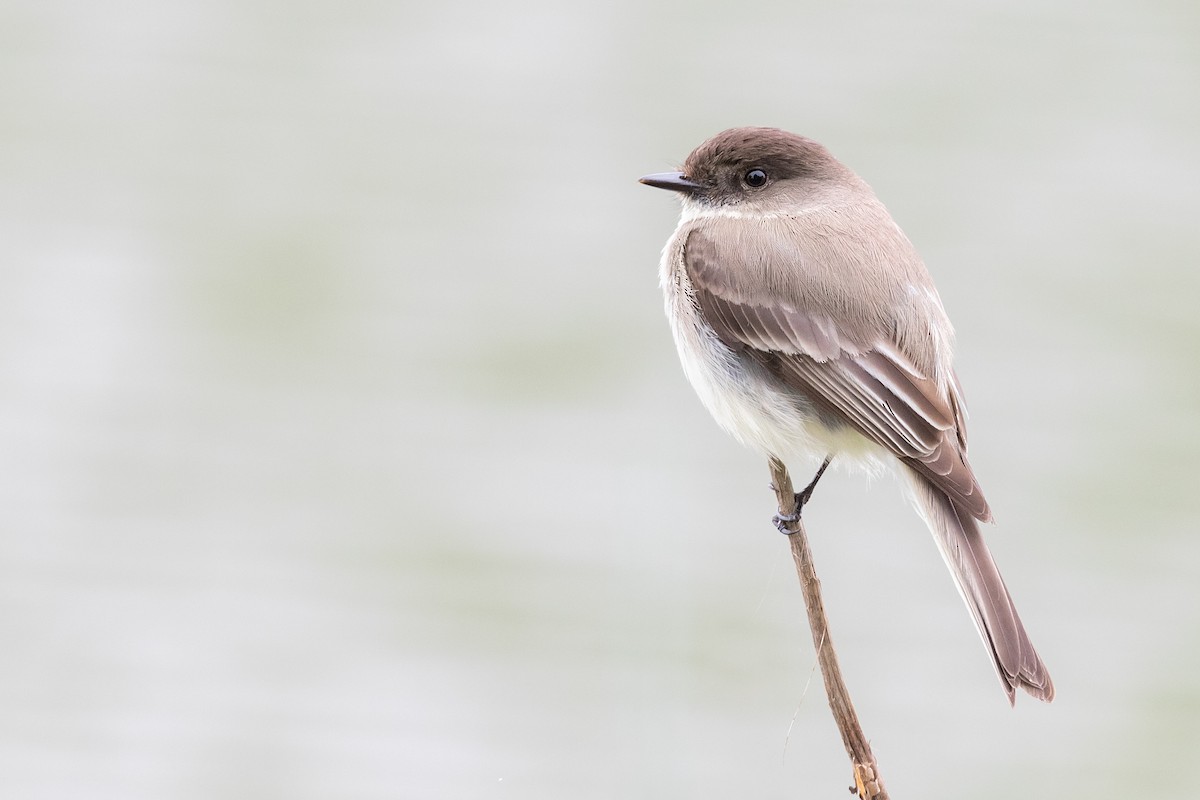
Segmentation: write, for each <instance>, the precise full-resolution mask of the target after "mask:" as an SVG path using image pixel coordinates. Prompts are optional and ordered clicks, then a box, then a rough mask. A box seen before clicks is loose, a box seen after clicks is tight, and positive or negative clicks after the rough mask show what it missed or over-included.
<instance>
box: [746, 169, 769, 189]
mask: <svg viewBox="0 0 1200 800" xmlns="http://www.w3.org/2000/svg"><path fill="white" fill-rule="evenodd" d="M742 180H743V181H745V182H746V185H747V186H749V187H750V188H751V189H757V188H759V187H760V186H765V185H766V183H767V173H765V172H763V171H762V170H761V169H752V170H750V171H749V172H747V173H746V174H745V175H744V176H743V177H742Z"/></svg>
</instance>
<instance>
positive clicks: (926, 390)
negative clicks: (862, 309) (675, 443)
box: [684, 229, 991, 521]
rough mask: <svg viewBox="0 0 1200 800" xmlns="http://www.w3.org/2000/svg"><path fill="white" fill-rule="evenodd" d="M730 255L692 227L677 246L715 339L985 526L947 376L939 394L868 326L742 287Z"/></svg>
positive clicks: (744, 269)
mask: <svg viewBox="0 0 1200 800" xmlns="http://www.w3.org/2000/svg"><path fill="white" fill-rule="evenodd" d="M738 252H747V248H744V247H743V248H732V247H725V248H722V247H720V246H719V245H718V244H717V242H716V241H715V238H714V237H712V236H709V235H707V234H706V233H705V232H704V231H703V230H702V229H695V230H693V231H692V232H691V234H690V235H689V236H688V239H687V242H686V244H685V246H684V263H685V267H686V269H687V274H688V278H689V280H690V283H691V285H692V288H693V291H694V292H695V302H696V304H697V305H698V307H699V309H700V311H701V313H702V314H703V315H704V318H705V319H706V320H707V321H708V323H709V324H710V325H711V326H712V327H713V329H714V331H715V332H716V334H717V336H718V337H719V338H720V339H721V341H722V342H723V343H724V344H725V345H726V346H728V347H729V348H731V349H733V350H735V351H737V352H740V353H742V354H743V355H744V356H746V357H749V358H752V359H754V360H755V361H757V362H758V363H760V364H761V365H763V366H764V367H765V368H766V369H768V370H769V371H770V372H771V373H773V374H774V375H776V376H777V377H778V378H779V379H780V380H781V381H783V382H784V383H785V384H787V385H788V386H789V387H791V388H793V389H794V390H796V391H798V392H800V393H801V394H803V395H804V396H805V397H806V398H808V399H809V400H811V401H812V402H814V403H816V404H817V405H818V407H820V408H822V409H823V410H824V411H826V412H828V413H832V414H833V415H834V416H835V417H836V418H840V419H842V420H844V421H845V422H846V423H847V424H849V425H850V426H852V427H853V428H854V429H855V430H857V431H858V432H859V433H861V434H862V435H863V436H865V437H866V438H867V439H869V440H870V441H872V442H875V443H876V444H878V445H880V446H882V447H884V448H886V449H887V450H889V451H891V452H892V453H894V454H895V455H896V456H897V457H898V458H900V459H901V460H902V461H904V462H905V463H906V464H908V465H909V466H910V467H912V468H913V469H914V470H916V472H917V473H919V474H920V475H922V476H924V477H925V478H926V479H927V480H928V481H929V482H930V483H932V484H933V485H934V486H936V487H937V488H938V489H940V490H942V491H943V492H945V493H946V495H948V496H949V497H950V498H951V499H952V500H953V501H954V503H955V504H956V505H958V506H959V507H961V508H962V509H963V510H965V511H966V512H967V513H969V514H970V515H971V516H973V517H975V518H977V519H980V520H985V521H986V520H989V519H990V518H991V512H990V511H989V509H988V505H987V501H986V500H985V499H984V497H983V493H982V491H981V490H980V487H979V484H978V483H977V482H976V480H975V476H974V474H973V472H972V471H971V467H970V465H969V464H968V463H967V458H966V433H965V426H964V422H963V419H962V407H963V406H962V401H961V398H960V397H959V396H958V392H957V388H956V387H957V381H956V380H954V379H953V377H951V380H950V381H949V385H948V386H947V387H946V388H945V389H943V388H942V387H940V386H939V385H938V382H937V381H936V380H935V379H934V378H933V377H931V376H930V375H926V374H924V373H923V372H922V370H921V369H919V368H918V367H917V366H916V365H915V364H914V363H913V360H912V359H910V358H908V357H907V356H906V355H905V354H904V353H903V352H902V351H901V349H900V347H899V346H898V345H897V344H896V343H895V342H894V341H891V340H889V337H887V336H885V335H879V334H877V333H875V332H873V331H871V326H870V325H868V324H861V323H860V322H856V323H855V324H853V325H842V326H839V323H838V322H836V321H835V320H834V319H833V318H832V317H831V316H830V314H829V313H827V312H826V313H823V312H821V311H818V310H816V309H814V308H813V307H812V306H811V304H810V305H809V306H808V307H804V306H805V304H804V303H803V298H802V297H797V296H795V295H796V294H797V293H796V292H794V291H791V292H789V291H786V290H785V291H782V292H771V291H770V288H771V287H769V286H767V287H765V289H761V288H759V287H761V286H762V285H763V284H762V282H755V283H757V284H758V285H757V286H755V287H750V286H749V285H748V283H747V281H746V280H745V276H746V275H747V274H749V273H750V272H751V271H753V270H755V269H761V265H758V266H755V265H751V264H743V263H738V262H737V261H736V260H735V259H738V258H740V257H742V256H739V255H738ZM769 255H770V254H764V252H763V251H759V252H757V253H755V254H754V256H753V257H755V258H757V259H758V260H759V261H761V260H762V259H763V258H764V257H767V256H769ZM776 257H778V256H777V254H776ZM850 316H851V317H853V316H854V315H853V313H851V314H850ZM859 316H860V317H861V315H859ZM856 319H857V318H856Z"/></svg>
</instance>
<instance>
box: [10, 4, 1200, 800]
mask: <svg viewBox="0 0 1200 800" xmlns="http://www.w3.org/2000/svg"><path fill="white" fill-rule="evenodd" d="M743 124H770V125H779V126H782V127H786V128H789V129H792V130H795V131H798V132H802V133H805V134H807V135H810V136H813V137H815V138H817V139H820V140H821V141H824V142H825V143H827V144H828V145H829V146H830V147H831V149H833V151H834V152H835V153H836V154H837V155H838V156H839V157H841V158H842V159H843V160H844V161H846V162H847V163H849V164H850V165H852V166H853V167H854V168H855V169H856V170H857V171H858V172H860V173H861V174H862V175H863V176H864V177H866V178H867V180H868V181H870V182H871V183H872V185H873V186H874V187H875V189H876V190H877V192H878V193H879V194H880V195H881V197H882V198H883V199H884V201H885V202H886V203H887V204H888V205H889V207H890V208H891V210H892V211H893V213H894V215H895V217H896V218H897V219H898V220H899V222H900V223H901V224H902V225H903V226H904V227H905V229H906V230H907V232H908V233H909V235H910V236H911V238H912V239H913V240H914V241H915V242H916V244H917V246H918V247H919V249H920V250H921V252H922V253H923V254H924V255H925V257H926V260H927V261H928V263H929V265H930V268H931V270H932V271H933V273H934V275H935V276H936V278H937V280H938V283H939V286H940V288H941V291H942V295H943V298H944V301H945V304H946V306H947V308H948V309H949V311H950V313H951V316H952V317H953V318H954V320H955V321H956V324H957V327H958V331H959V341H960V349H959V352H960V365H961V368H960V373H961V376H962V379H963V382H964V384H965V386H966V391H967V394H968V397H969V399H970V401H971V410H972V417H971V421H972V437H973V438H972V454H973V460H974V462H975V464H976V468H977V471H978V472H979V474H980V476H981V479H982V480H983V483H984V485H985V487H986V488H987V492H988V496H989V498H990V500H991V502H992V505H993V508H994V509H995V511H996V515H997V518H998V520H999V525H998V526H997V527H996V528H995V529H994V530H991V531H989V532H988V533H989V537H990V540H991V541H992V542H993V544H994V549H995V552H996V554H997V558H998V559H999V561H1000V563H1001V565H1002V567H1003V569H1004V572H1005V574H1006V576H1007V578H1008V582H1009V585H1010V587H1011V588H1012V590H1013V593H1014V594H1015V596H1016V598H1017V601H1018V605H1019V606H1020V608H1021V609H1022V611H1023V614H1024V616H1025V618H1026V621H1027V623H1028V627H1029V629H1030V631H1031V633H1032V635H1033V637H1034V639H1035V641H1036V642H1037V644H1038V646H1039V648H1040V649H1041V652H1042V654H1043V655H1044V656H1045V659H1046V662H1047V663H1048V664H1049V666H1050V668H1051V670H1052V672H1053V675H1054V678H1055V681H1056V684H1057V687H1058V691H1059V699H1058V700H1057V701H1056V702H1055V703H1054V704H1053V705H1052V706H1049V707H1045V706H1041V705H1039V704H1037V703H1035V702H1031V701H1029V700H1028V698H1024V697H1023V698H1021V699H1020V701H1019V702H1018V705H1017V708H1016V709H1015V710H1012V709H1010V708H1009V707H1008V705H1007V703H1005V701H1004V697H1003V695H1002V693H1001V691H1000V688H999V685H998V683H997V681H996V678H995V676H994V675H993V674H992V672H991V670H990V667H989V666H988V663H987V659H986V656H985V654H984V652H983V650H982V648H981V647H980V644H979V642H978V640H977V637H976V635H975V633H974V631H973V630H972V626H971V622H970V620H969V617H968V615H967V613H966V611H965V610H964V609H963V607H962V605H961V603H960V601H959V599H958V597H957V596H956V594H955V592H954V589H953V587H952V584H951V583H950V581H949V579H948V577H947V576H946V574H945V570H944V567H943V566H942V564H941V563H940V560H939V559H938V557H937V554H936V551H935V550H934V548H933V547H932V545H931V542H930V540H929V537H928V534H927V533H925V531H924V530H923V528H922V526H921V524H920V522H919V521H918V520H917V518H916V516H915V515H914V514H913V513H911V511H910V510H909V509H908V507H907V506H906V504H905V503H904V502H903V501H902V499H901V497H900V493H899V492H898V491H897V490H896V487H895V485H894V483H893V482H892V481H891V480H890V479H888V480H881V481H875V482H872V483H870V484H868V482H867V481H866V480H864V479H862V478H859V477H854V476H849V475H846V474H844V473H843V474H835V475H834V476H833V477H832V478H831V479H829V480H827V481H826V483H824V484H823V485H822V487H821V491H820V493H819V494H818V499H817V502H815V504H814V505H813V506H812V507H811V509H810V512H809V517H808V519H809V526H810V530H811V533H812V535H813V539H814V548H815V551H816V557H817V560H818V566H819V567H820V569H821V574H822V577H823V579H824V583H825V588H826V591H827V602H828V605H829V608H830V613H831V615H832V622H833V625H834V634H835V636H836V641H837V644H838V646H839V648H840V650H841V653H842V656H843V660H844V662H845V667H846V670H847V673H848V676H847V677H848V680H849V682H850V686H851V688H852V690H853V692H854V695H855V697H856V699H857V701H858V704H859V710H860V713H861V715H862V717H863V720H864V723H865V725H866V727H867V731H868V733H869V735H870V736H871V738H872V740H873V742H874V744H875V747H876V751H877V754H878V756H879V758H880V759H881V763H882V765H883V769H884V774H885V777H886V778H887V780H888V783H889V786H890V788H891V789H892V793H893V795H894V796H895V797H897V798H935V799H936V798H963V797H972V798H1009V797H1020V798H1063V797H1072V798H1089V800H1094V799H1096V798H1100V799H1105V798H1113V799H1114V800H1125V798H1137V797H1149V796H1151V795H1155V794H1158V795H1161V796H1166V795H1168V794H1169V795H1170V796H1172V797H1198V796H1200V790H1198V789H1197V788H1196V783H1195V776H1194V771H1195V766H1196V764H1197V763H1198V759H1200V535H1198V534H1200V532H1198V531H1197V523H1198V521H1200V512H1198V511H1197V495H1198V494H1200V462H1198V461H1197V456H1196V453H1197V446H1198V445H1200V363H1198V362H1200V321H1198V320H1197V317H1196V310H1195V309H1196V306H1197V302H1198V299H1200V271H1198V267H1200V149H1198V143H1200V6H1197V5H1196V3H1194V2H1190V1H1185V0H1175V2H1144V3H1135V2H1126V3H1115V2H1103V3H1097V2H1077V3H1073V4H1072V3H1067V2H1050V3H1046V2H1032V1H1031V0H1018V2H1004V3H999V2H991V3H989V2H967V3H963V2H935V1H934V0H929V1H928V2H921V3H908V4H902V3H891V2H876V3H867V2H855V3H841V2H838V3H835V2H826V3H795V2H755V1H754V0H751V1H750V2H739V3H712V2H709V3H690V2H687V3H685V2H666V1H663V0H658V1H657V2H631V1H630V0H625V2H615V3H595V4H569V3H551V2H536V0H521V1H519V2H516V3H490V2H482V1H481V0H475V1H474V2H463V3H426V4H421V5H417V4H414V3H403V2H401V3H391V2H376V3H370V2H351V3H321V2H302V3H234V2H223V3H222V2H208V1H207V0H205V1H204V2H201V1H200V0H191V2H176V3H170V2H163V3H151V2H137V0H130V1H129V2H118V3H85V2H75V3H64V2H49V3H32V2H26V3H8V4H5V5H4V6H3V8H2V9H0V252H2V254H3V256H2V259H3V261H2V264H0V509H3V510H2V512H0V525H2V531H0V786H3V795H4V796H5V797H14V798H18V797H19V798H76V797H78V798H113V799H114V800H116V799H118V798H119V799H120V800H140V799H142V798H145V799H146V800H150V799H154V800H159V799H161V798H288V799H289V800H290V799H291V798H298V799H301V800H303V799H305V798H413V799H414V800H417V799H421V798H454V799H455V800H459V799H462V798H465V799H467V800H474V799H475V798H483V799H485V800H486V799H487V798H503V799H504V800H511V799H515V798H546V799H551V798H553V799H554V800H559V799H560V798H572V799H573V800H575V799H581V800H592V799H593V798H594V799H596V800H599V799H601V798H605V799H607V798H653V799H654V800H660V799H661V798H677V797H689V798H810V797H814V798H815V797H830V798H840V797H845V796H847V795H845V794H844V791H845V790H844V788H843V787H844V786H845V785H846V784H847V783H848V782H849V769H848V766H847V763H846V761H845V757H844V755H843V753H842V750H841V744H840V742H839V740H838V739H837V735H836V733H835V731H834V729H833V726H832V723H831V721H830V717H829V713H828V711H827V709H826V707H825V702H824V698H823V695H822V692H821V690H820V688H819V684H817V683H814V685H813V686H812V687H811V688H810V689H809V691H808V693H807V695H805V694H804V689H805V686H806V684H807V682H808V680H809V676H810V674H811V670H812V667H813V654H812V648H811V643H810V641H809V639H808V631H807V628H806V626H805V623H804V619H803V614H802V610H801V608H800V600H799V592H798V590H797V588H796V585H795V577H794V575H793V573H792V569H791V564H790V560H789V558H788V555H787V548H786V543H785V542H784V540H783V539H782V538H781V537H780V536H779V535H778V534H776V533H775V532H774V531H773V529H772V528H771V526H770V524H769V522H768V520H769V517H770V515H771V512H772V502H771V497H770V495H769V493H768V491H767V486H766V483H767V474H766V469H765V465H764V464H763V463H762V461H761V459H760V458H759V457H757V456H755V455H754V454H752V453H749V452H747V451H744V450H742V449H741V448H739V447H738V446H737V445H736V444H735V443H734V442H732V441H731V440H729V439H727V438H726V437H725V436H723V435H722V434H721V433H720V431H718V430H717V429H716V427H715V425H713V424H712V422H711V421H710V420H709V419H708V418H707V416H706V414H705V413H704V411H703V409H702V408H701V407H700V405H699V403H698V402H697V401H696V400H695V398H694V397H693V396H692V394H691V392H690V390H689V388H688V387H687V385H686V383H685V381H684V379H683V377H682V374H681V372H680V369H679V367H678V364H677V362H676V359H675V355H674V352H673V347H672V344H671V342H670V337H669V334H668V331H667V327H666V324H665V322H664V320H663V319H662V314H661V300H660V298H659V294H658V289H657V286H656V281H657V274H656V269H657V260H658V253H659V250H660V248H661V246H662V244H663V242H664V241H665V240H666V237H667V236H668V234H669V232H670V230H671V229H672V227H673V226H674V222H675V216H676V213H677V211H676V204H675V202H674V199H673V198H672V197H670V196H669V195H667V194H666V193H663V192H658V191H655V190H651V189H648V188H646V187H642V186H639V185H638V184H637V183H636V179H637V177H638V176H640V175H642V174H644V173H647V172H654V171H661V170H664V169H670V168H671V167H673V166H674V165H676V164H677V163H678V162H679V161H681V160H682V159H683V157H684V156H685V155H686V154H687V152H688V151H689V150H690V149H691V148H692V147H693V146H694V145H696V144H698V143H699V142H700V141H701V140H702V139H704V138H705V137H707V136H708V135H710V134H712V133H715V132H717V131H718V130H721V129H723V128H726V127H730V126H733V125H743ZM793 717H794V722H793ZM789 730H790V738H789Z"/></svg>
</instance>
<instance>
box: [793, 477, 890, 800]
mask: <svg viewBox="0 0 1200 800" xmlns="http://www.w3.org/2000/svg"><path fill="white" fill-rule="evenodd" d="M771 486H772V488H774V490H775V495H776V498H777V499H778V501H779V517H780V519H781V522H780V529H781V530H783V531H784V532H785V533H786V534H787V535H788V541H789V542H790V543H791V546H792V559H793V560H794V561H795V562H796V575H797V577H799V578H800V588H801V589H802V590H803V592H804V606H805V608H806V609H807V610H808V625H809V627H810V628H811V629H812V637H813V646H814V647H815V648H816V649H817V660H818V662H819V663H820V665H821V677H822V678H824V680H825V694H826V696H827V697H828V698H829V708H830V710H831V711H833V719H834V721H835V722H836V723H837V726H838V731H839V732H841V734H842V743H843V744H844V745H845V746H846V753H847V754H848V755H849V756H850V763H851V764H852V765H853V768H854V786H852V787H850V789H851V791H853V792H856V793H857V794H858V796H859V797H860V798H861V799H862V800H888V793H887V789H885V788H884V786H883V778H882V777H881V776H880V775H879V765H878V764H877V763H876V761H875V755H874V754H873V753H872V752H871V745H870V743H869V742H868V741H867V737H866V734H864V733H863V730H862V726H861V725H860V724H859V722H858V714H856V713H855V711H854V703H853V702H851V700H850V692H849V690H847V689H846V682H845V681H844V680H842V670H841V668H840V667H838V660H837V653H835V652H834V649H833V642H832V641H831V640H830V637H829V622H828V620H827V619H826V618H825V604H824V603H823V602H822V600H821V582H820V581H819V580H818V579H817V572H816V569H814V567H813V558H812V551H811V550H809V547H808V534H806V533H805V531H804V523H803V522H802V521H801V519H800V509H799V508H797V502H796V494H795V491H794V489H793V488H792V478H791V476H790V475H788V471H787V468H786V467H785V466H784V465H783V462H781V461H779V460H778V459H774V458H773V459H771Z"/></svg>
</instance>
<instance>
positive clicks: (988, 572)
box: [909, 473, 1054, 703]
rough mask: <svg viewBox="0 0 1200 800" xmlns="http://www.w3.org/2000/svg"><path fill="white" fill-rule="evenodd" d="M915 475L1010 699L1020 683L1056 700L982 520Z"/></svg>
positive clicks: (923, 505) (920, 504) (920, 503)
mask: <svg viewBox="0 0 1200 800" xmlns="http://www.w3.org/2000/svg"><path fill="white" fill-rule="evenodd" d="M909 477H910V482H911V483H912V487H913V496H914V499H915V500H916V505H917V509H918V510H919V511H920V512H921V515H922V516H923V517H924V518H925V522H926V524H928V525H929V529H930V530H931V531H932V532H933V538H934V540H935V541H936V542H937V546H938V550H940V551H941V553H942V558H944V559H945V560H946V566H948V567H949V568H950V574H951V575H953V576H954V583H955V585H956V586H957V587H958V592H959V594H961V595H962V598H963V600H965V601H966V603H967V608H968V609H970V611H971V616H972V617H974V618H975V625H976V627H977V628H979V635H980V636H981V637H982V638H983V643H984V646H986V647H987V649H988V653H989V654H991V656H992V661H993V662H994V664H995V667H996V673H997V674H998V675H999V676H1000V682H1001V683H1003V684H1004V691H1005V692H1007V693H1008V701H1009V702H1010V703H1016V690H1017V688H1018V687H1020V688H1021V689H1024V690H1025V691H1027V692H1029V694H1031V695H1033V696H1034V697H1036V698H1037V699H1039V700H1044V701H1046V702H1047V703H1048V702H1050V701H1051V700H1053V699H1054V684H1053V683H1052V682H1051V681H1050V673H1049V672H1048V671H1047V670H1046V665H1045V664H1043V663H1042V659H1041V658H1040V657H1039V656H1038V654H1037V651H1036V650H1034V649H1033V643H1032V642H1030V641H1029V635H1028V634H1026V633H1025V626H1024V625H1022V624H1021V618H1020V617H1018V616H1017V609H1016V606H1014V605H1013V601H1012V597H1011V596H1010V595H1009V594H1008V589H1007V588H1006V587H1005V585H1004V579H1003V578H1001V577H1000V570H998V569H997V568H996V562H995V561H993V560H992V554H991V553H989V552H988V548H987V544H986V543H985V542H984V541H983V536H982V535H981V534H980V532H979V525H978V523H977V522H976V521H975V519H974V518H973V517H972V516H971V515H970V514H968V513H967V512H965V511H962V510H960V509H958V508H957V507H956V506H955V505H954V503H953V502H951V500H950V498H949V497H947V496H946V495H945V494H944V493H943V492H941V491H940V490H938V489H937V488H935V487H934V486H933V485H931V484H930V483H929V482H928V481H927V480H925V479H924V478H923V477H921V476H920V475H918V474H916V473H911V474H910V475H909Z"/></svg>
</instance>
